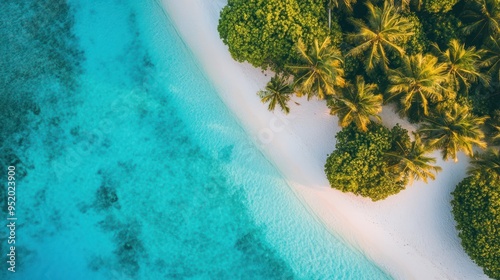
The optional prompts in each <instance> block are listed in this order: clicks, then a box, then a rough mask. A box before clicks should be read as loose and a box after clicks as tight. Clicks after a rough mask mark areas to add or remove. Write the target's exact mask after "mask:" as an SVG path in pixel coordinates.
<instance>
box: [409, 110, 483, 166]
mask: <svg viewBox="0 0 500 280" xmlns="http://www.w3.org/2000/svg"><path fill="white" fill-rule="evenodd" d="M449 109H450V110H445V109H442V110H438V111H437V113H436V114H435V115H433V116H431V117H429V118H426V119H425V122H424V123H423V124H422V126H421V127H420V128H419V129H418V133H419V134H420V135H422V138H423V139H424V141H425V142H426V144H427V145H429V146H430V147H432V148H436V149H441V154H442V155H443V159H444V160H446V159H448V158H453V160H454V161H455V162H456V161H458V158H457V153H458V152H459V151H463V152H464V153H465V154H466V155H468V156H473V155H474V151H473V147H474V146H478V147H480V148H483V149H484V148H486V142H484V141H483V139H484V133H483V131H482V130H481V125H483V124H484V122H485V120H486V119H487V117H476V116H474V115H473V114H472V113H471V112H470V110H469V108H468V107H466V106H461V105H459V104H457V103H455V104H453V106H451V108H449Z"/></svg>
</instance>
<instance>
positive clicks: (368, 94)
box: [328, 76, 383, 131]
mask: <svg viewBox="0 0 500 280" xmlns="http://www.w3.org/2000/svg"><path fill="white" fill-rule="evenodd" d="M376 91H377V85H376V84H366V83H365V80H364V79H363V77H361V76H357V77H356V84H354V85H352V84H348V85H347V87H346V88H344V89H343V90H342V93H341V94H340V96H339V97H336V98H333V99H331V100H329V101H328V107H330V113H331V114H332V115H337V116H338V117H339V125H340V126H341V127H347V126H348V125H349V124H351V123H352V122H354V123H355V124H356V126H357V127H358V129H360V130H362V131H367V130H368V124H370V122H371V121H372V119H375V120H377V121H379V122H380V121H381V119H380V116H378V115H377V114H378V113H380V112H382V102H383V97H382V95H381V94H377V92H376Z"/></svg>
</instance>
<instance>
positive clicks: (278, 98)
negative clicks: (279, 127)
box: [257, 75, 293, 114]
mask: <svg viewBox="0 0 500 280" xmlns="http://www.w3.org/2000/svg"><path fill="white" fill-rule="evenodd" d="M292 93H293V88H292V86H291V85H290V83H288V78H286V77H284V76H283V75H276V76H274V77H272V78H271V81H269V82H268V83H267V85H266V88H265V90H261V91H259V92H258V93H257V95H259V97H260V99H261V101H262V103H267V102H269V107H268V110H269V111H274V109H275V108H276V105H279V106H280V108H281V110H282V111H283V112H285V114H288V113H290V108H289V107H288V104H287V103H288V101H289V100H290V95H291V94H292Z"/></svg>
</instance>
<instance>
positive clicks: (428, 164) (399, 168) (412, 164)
mask: <svg viewBox="0 0 500 280" xmlns="http://www.w3.org/2000/svg"><path fill="white" fill-rule="evenodd" d="M414 137H415V141H413V142H412V143H411V146H410V147H409V148H405V147H402V146H401V144H399V143H398V144H399V147H398V149H397V151H396V152H389V153H386V156H387V157H389V158H390V159H393V160H395V161H396V164H394V165H393V166H392V169H393V171H394V173H395V174H402V175H405V176H407V177H408V178H409V180H410V183H411V182H412V181H413V180H423V181H424V182H426V183H427V179H432V180H434V179H436V175H435V173H437V172H439V171H441V167H439V166H437V165H433V164H434V163H436V159H435V158H433V157H429V156H426V154H427V153H429V152H431V148H430V147H429V146H427V145H425V144H424V143H423V142H422V140H421V138H420V136H419V135H418V134H415V133H414Z"/></svg>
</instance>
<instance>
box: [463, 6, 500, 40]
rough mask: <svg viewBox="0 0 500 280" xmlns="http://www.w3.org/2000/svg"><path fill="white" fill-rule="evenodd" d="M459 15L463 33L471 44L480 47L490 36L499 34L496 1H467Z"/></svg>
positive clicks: (498, 10) (499, 13) (499, 26)
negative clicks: (462, 23)
mask: <svg viewBox="0 0 500 280" xmlns="http://www.w3.org/2000/svg"><path fill="white" fill-rule="evenodd" d="M464 8H465V11H464V12H463V13H462V14H461V16H462V18H463V21H464V23H465V24H464V27H463V31H464V33H465V34H467V35H469V40H470V42H471V43H476V44H477V45H481V43H482V42H483V41H484V40H485V39H488V38H489V37H490V36H493V37H495V36H498V34H499V33H500V2H499V1H498V0H468V1H465V3H464Z"/></svg>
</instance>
